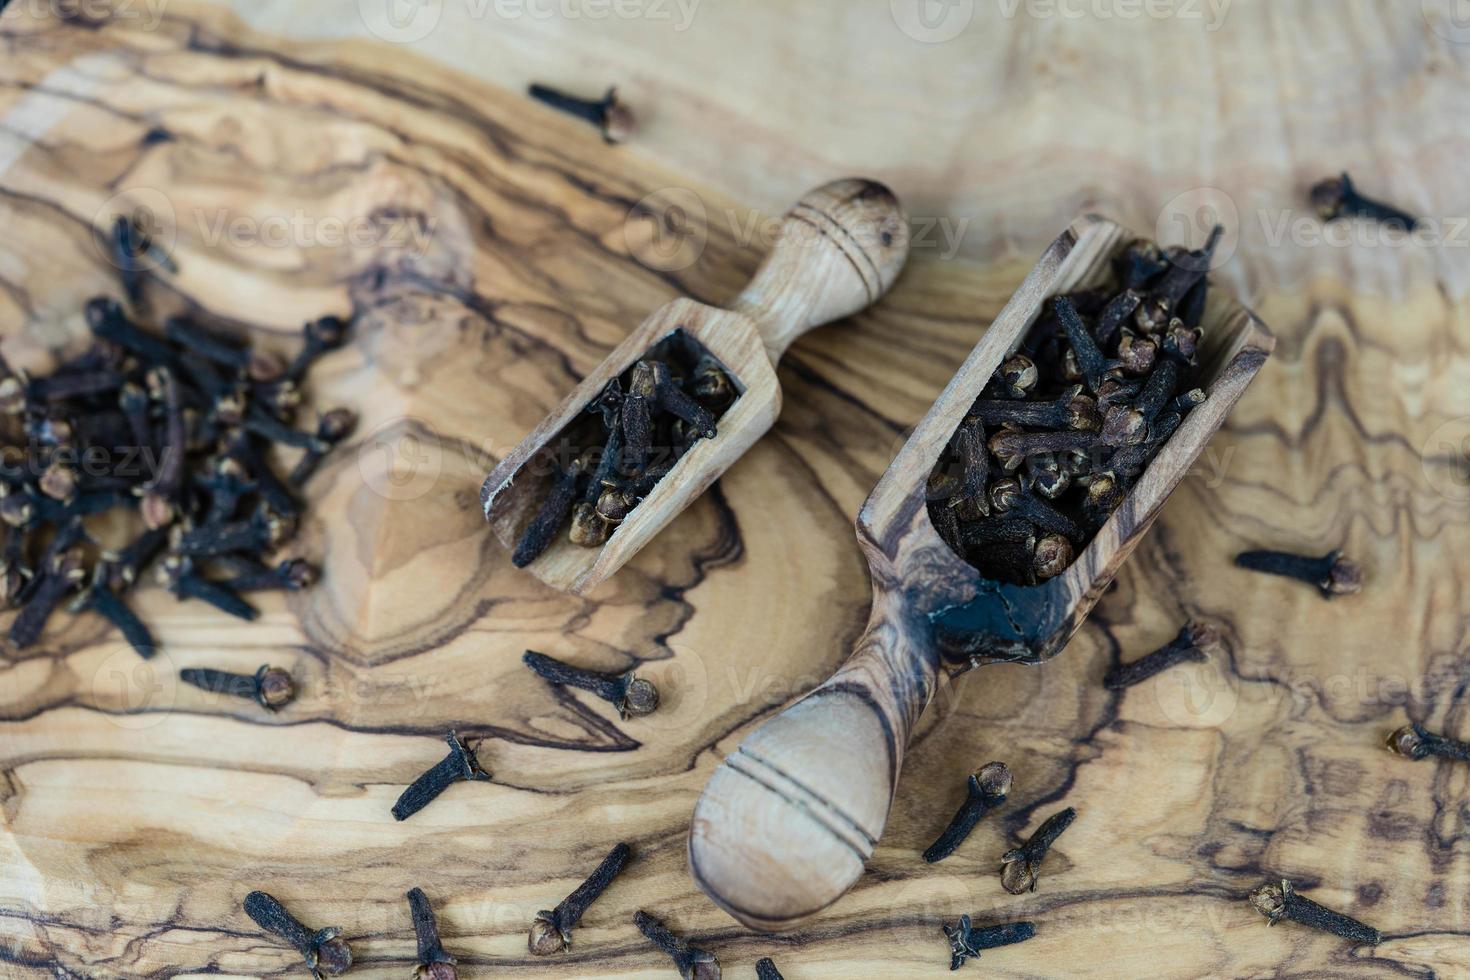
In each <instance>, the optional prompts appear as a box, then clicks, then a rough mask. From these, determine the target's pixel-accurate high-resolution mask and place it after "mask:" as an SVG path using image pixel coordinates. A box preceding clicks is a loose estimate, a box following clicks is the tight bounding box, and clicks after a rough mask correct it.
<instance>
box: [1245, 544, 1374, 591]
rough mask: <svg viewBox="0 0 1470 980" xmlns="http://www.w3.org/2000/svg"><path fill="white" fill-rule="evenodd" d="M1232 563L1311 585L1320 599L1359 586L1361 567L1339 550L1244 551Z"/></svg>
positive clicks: (1360, 588) (1361, 579) (1356, 589)
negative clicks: (1295, 552) (1322, 552)
mask: <svg viewBox="0 0 1470 980" xmlns="http://www.w3.org/2000/svg"><path fill="white" fill-rule="evenodd" d="M1235 564H1236V565H1237V566H1239V567H1240V568H1247V569H1250V570H1251V571H1253V572H1265V573H1266V574H1267V575H1280V576H1283V577H1285V578H1294V579H1297V580H1299V581H1302V582H1306V583H1308V584H1310V585H1315V586H1316V587H1317V589H1318V590H1319V591H1320V592H1321V593H1322V597H1323V598H1324V599H1335V598H1337V597H1338V596H1344V595H1356V594H1357V593H1359V592H1361V591H1362V590H1363V569H1362V566H1360V565H1359V564H1358V563H1357V562H1355V561H1353V560H1351V559H1349V558H1346V557H1344V556H1343V553H1342V552H1341V551H1329V552H1328V553H1327V554H1326V555H1324V556H1322V557H1321V558H1312V557H1310V556H1308V555H1293V554H1289V553H1287V552H1284V551H1246V552H1243V553H1241V554H1239V555H1236V556H1235Z"/></svg>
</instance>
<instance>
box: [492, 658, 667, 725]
mask: <svg viewBox="0 0 1470 980" xmlns="http://www.w3.org/2000/svg"><path fill="white" fill-rule="evenodd" d="M521 660H522V662H524V663H525V665H526V666H527V667H530V668H531V670H532V671H534V672H535V673H536V674H537V675H538V676H540V677H542V678H544V679H545V680H547V681H550V682H551V683H552V684H558V685H564V686H566V687H575V688H578V689H580V690H583V691H590V692H591V693H593V694H595V695H597V696H598V697H599V698H602V699H603V700H604V701H607V702H608V703H610V704H613V705H616V706H617V709H618V714H619V715H621V716H622V717H623V719H624V720H626V719H628V718H630V717H631V718H639V717H642V716H643V715H648V714H652V713H653V711H654V709H656V708H657V707H658V688H656V687H654V686H653V682H651V681H647V680H644V679H643V678H640V677H638V676H636V675H635V674H634V672H633V671H631V670H630V671H626V672H625V673H621V674H617V673H603V672H601V671H595V670H583V669H582V668H580V667H573V666H572V665H571V664H568V663H564V662H563V661H560V660H557V659H556V658H555V657H548V656H547V655H546V654H544V653H537V652H536V651H534V650H527V651H526V653H525V655H524V656H523V657H522V658H521Z"/></svg>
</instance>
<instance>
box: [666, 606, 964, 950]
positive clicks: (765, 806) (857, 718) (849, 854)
mask: <svg viewBox="0 0 1470 980" xmlns="http://www.w3.org/2000/svg"><path fill="white" fill-rule="evenodd" d="M907 612H908V611H907V610H906V607H905V604H904V602H903V600H902V599H900V598H897V597H893V596H891V595H889V594H888V593H886V592H885V591H879V592H877V593H876V594H875V596H874V602H873V614H872V616H871V618H870V619H869V622H868V629H867V632H865V633H864V634H863V637H862V639H861V640H860V641H859V642H858V645H857V648H856V649H855V650H854V652H853V654H852V656H851V657H850V658H849V659H848V661H847V663H846V664H844V665H843V666H842V668H841V669H840V670H838V671H837V673H836V674H834V675H833V676H832V678H831V679H830V680H828V681H827V682H826V683H825V684H823V685H822V686H821V687H819V688H817V689H816V690H814V691H812V692H811V693H810V694H808V695H807V696H806V697H804V698H802V699H801V700H800V701H797V702H796V703H795V704H793V705H791V706H790V707H788V708H787V709H786V710H784V711H782V712H781V713H780V714H779V715H776V716H775V717H774V718H771V719H770V720H769V721H766V722H765V723H764V724H762V725H761V726H760V727H759V728H757V729H756V730H755V731H753V732H751V733H750V735H748V736H747V737H746V738H745V740H744V741H743V742H742V743H741V744H740V746H739V748H737V749H736V750H735V751H734V752H732V753H731V754H730V755H729V756H728V757H727V758H726V759H725V761H724V762H723V763H721V764H720V766H719V767H718V768H717V769H716V771H715V773H714V775H713V776H712V777H711V778H710V782H709V784H708V785H707V786H706V787H705V790H704V793H703V795H702V796H701V797H700V799H699V802H698V803H697V804H696V805H695V808H694V819H693V822H692V824H691V827H690V835H689V865H690V871H691V873H692V874H693V876H694V879H695V881H696V882H697V883H698V884H699V886H700V887H701V888H702V889H704V891H705V893H706V894H707V895H709V897H710V898H711V899H713V900H714V901H715V903H716V904H718V905H719V906H721V907H722V908H724V909H725V910H726V911H727V912H729V913H730V914H731V915H733V916H735V918H737V919H739V920H740V921H741V922H742V923H744V924H745V925H747V926H749V927H751V928H753V929H761V930H776V929H784V928H788V927H790V926H793V925H795V924H796V923H798V922H800V921H801V920H803V919H805V918H808V917H810V916H812V915H815V914H816V913H818V912H820V911H821V910H822V909H824V908H826V907H827V906H829V905H831V904H832V903H833V902H835V901H837V899H839V898H841V897H842V895H843V894H845V893H846V892H847V890H848V889H849V888H851V887H852V886H853V884H855V883H856V882H857V880H858V878H859V876H861V874H862V872H863V866H864V865H865V864H866V863H867V861H868V859H869V858H870V857H872V855H873V849H874V848H875V847H876V846H877V843H878V839H879V838H880V837H881V836H882V835H883V827H884V825H885V824H886V823H887V822H888V810H889V807H890V805H891V804H892V802H893V793H894V790H895V789H896V787H897V783H898V776H899V772H900V770H901V769H902V767H903V756H904V752H905V751H906V749H907V748H908V743H909V737H910V735H911V734H912V732H913V728H914V723H915V722H916V721H917V720H918V718H919V715H920V714H921V713H922V712H923V710H924V708H925V706H926V705H927V704H928V703H929V699H930V698H931V697H932V696H933V694H934V689H935V685H936V683H937V676H938V654H937V653H936V651H935V648H934V645H933V643H932V642H931V641H930V639H929V635H930V634H929V631H928V630H927V629H925V628H924V626H923V625H922V624H921V623H920V622H916V621H915V619H914V618H913V617H912V616H910V615H908V614H907ZM920 619H922V617H920Z"/></svg>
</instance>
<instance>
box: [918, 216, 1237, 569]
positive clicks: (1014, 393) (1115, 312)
mask: <svg viewBox="0 0 1470 980" xmlns="http://www.w3.org/2000/svg"><path fill="white" fill-rule="evenodd" d="M1222 233H1223V229H1221V228H1218V227H1217V228H1216V229H1215V230H1214V232H1213V233H1212V234H1211V236H1210V239H1209V242H1208V243H1207V244H1206V245H1205V247H1204V248H1202V249H1199V250H1195V251H1189V250H1185V249H1182V248H1173V249H1170V250H1168V251H1164V250H1162V249H1160V248H1159V247H1158V246H1157V245H1155V244H1153V243H1152V242H1148V241H1144V240H1137V241H1134V242H1131V243H1130V244H1129V245H1128V246H1127V247H1126V248H1125V249H1124V250H1123V251H1122V252H1121V253H1120V254H1119V256H1118V257H1117V258H1116V259H1115V260H1114V262H1113V276H1114V278H1115V280H1116V281H1115V283H1113V284H1112V285H1105V286H1097V287H1093V288H1089V289H1084V290H1081V291H1079V292H1074V293H1071V294H1070V295H1066V296H1059V297H1056V298H1055V299H1053V300H1052V301H1050V302H1049V303H1048V304H1047V306H1046V309H1045V310H1044V311H1043V314H1042V316H1041V318H1040V319H1039V321H1038V322H1037V323H1036V325H1035V326H1034V327H1033V328H1032V329H1031V331H1030V332H1029V333H1028V335H1027V337H1026V340H1025V341H1024V342H1023V344H1022V345H1021V348H1020V349H1019V350H1018V351H1017V352H1016V353H1015V354H1014V355H1012V356H1011V357H1010V358H1009V359H1008V360H1006V361H1005V363H1004V364H1002V365H1001V367H1000V368H999V369H998V370H997V371H996V373H995V377H994V378H992V379H991V381H990V383H989V384H988V385H987V386H986V388H985V390H984V391H982V392H981V394H980V397H979V398H978V399H977V400H976V401H975V403H974V404H973V405H972V406H971V408H970V411H969V413H968V414H967V415H966V417H965V419H964V421H963V422H961V424H960V427H959V429H958V430H956V432H955V434H954V436H953V437H952V438H951V439H950V442H949V445H948V446H946V447H945V450H944V452H943V453H942V454H941V455H940V458H939V462H938V463H937V464H936V465H935V468H934V470H933V472H932V473H931V475H930V477H929V484H928V503H929V516H930V518H931V520H932V521H933V523H934V527H935V528H936V529H937V530H938V531H939V534H940V536H941V537H943V538H944V541H945V543H947V544H948V545H949V546H950V547H951V548H952V549H954V551H955V553H956V554H957V555H960V556H961V557H963V558H964V559H965V560H966V561H968V562H969V563H970V564H971V565H973V566H974V567H975V568H977V569H979V570H980V571H981V573H982V574H984V575H985V576H986V577H987V578H990V579H993V580H995V581H1001V582H1010V583H1013V584H1016V585H1034V584H1036V583H1038V582H1042V581H1046V580H1047V579H1051V578H1054V577H1056V576H1057V575H1060V574H1061V573H1062V572H1064V571H1066V570H1067V569H1068V568H1069V567H1071V565H1072V563H1073V561H1075V560H1076V557H1077V555H1078V554H1080V553H1081V551H1082V549H1083V548H1084V547H1086V545H1087V543H1088V542H1089V541H1091V540H1092V538H1093V536H1094V535H1095V534H1097V532H1098V530H1099V529H1101V528H1102V526H1103V524H1104V523H1106V522H1107V519H1108V517H1109V516H1111V515H1112V513H1113V511H1114V510H1116V509H1117V507H1118V505H1119V504H1121V503H1122V502H1123V498H1124V497H1125V496H1126V495H1127V493H1128V491H1129V490H1131V489H1132V487H1133V485H1134V483H1135V482H1136V481H1137V480H1138V478H1139V476H1141V475H1142V473H1143V471H1144V469H1145V468H1146V467H1147V466H1148V463H1149V461H1150V460H1152V459H1153V457H1154V455H1155V454H1156V453H1157V452H1158V450H1159V449H1160V447H1162V446H1163V445H1164V443H1165V442H1167V441H1168V439H1169V437H1170V436H1172V435H1173V434H1174V432H1175V431H1176V430H1177V429H1178V428H1179V426H1180V424H1181V423H1182V422H1183V420H1184V416H1185V415H1187V414H1188V413H1189V411H1190V410H1191V409H1192V408H1194V407H1195V406H1196V405H1199V404H1200V403H1202V402H1203V401H1204V397H1205V396H1204V392H1203V391H1201V390H1200V389H1198V388H1194V387H1192V381H1193V377H1192V376H1193V373H1194V368H1195V367H1196V358H1197V353H1198V350H1199V347H1200V343H1201V339H1202V337H1203V331H1202V330H1201V326H1200V324H1201V321H1202V320H1203V319H1204V312H1205V302H1206V299H1207V290H1208V288H1209V286H1208V280H1207V279H1206V274H1207V273H1208V271H1209V269H1210V266H1211V264H1212V257H1213V255H1214V251H1215V248H1216V246H1217V245H1218V244H1219V241H1220V236H1221V234H1222Z"/></svg>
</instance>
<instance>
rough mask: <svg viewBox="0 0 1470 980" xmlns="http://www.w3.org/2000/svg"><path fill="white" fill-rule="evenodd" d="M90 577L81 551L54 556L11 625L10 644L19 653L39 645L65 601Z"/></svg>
mask: <svg viewBox="0 0 1470 980" xmlns="http://www.w3.org/2000/svg"><path fill="white" fill-rule="evenodd" d="M86 577H87V573H86V570H85V569H84V568H83V567H82V553H81V550H80V549H76V548H68V549H66V550H64V551H61V552H59V553H57V554H55V555H53V556H51V558H50V560H49V561H47V562H46V563H45V564H44V565H43V566H42V568H41V572H40V574H39V575H37V576H36V579H35V586H34V588H33V590H32V591H31V593H30V595H29V596H28V597H27V598H26V600H25V607H24V608H22V609H21V611H20V613H19V614H18V615H17V616H16V617H15V619H14V621H12V622H11V624H10V642H11V643H12V644H14V645H15V646H16V648H18V649H24V648H26V647H28V646H30V645H31V644H32V643H35V642H36V640H37V639H39V638H40V636H41V631H42V630H43V629H45V628H46V620H48V619H50V618H51V613H52V612H53V611H54V610H55V609H56V607H57V606H59V605H61V600H62V599H63V598H65V597H66V594H67V593H68V592H70V591H71V590H72V589H73V588H75V587H76V586H77V585H79V584H81V582H82V581H83V580H84V579H85V578H86Z"/></svg>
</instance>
